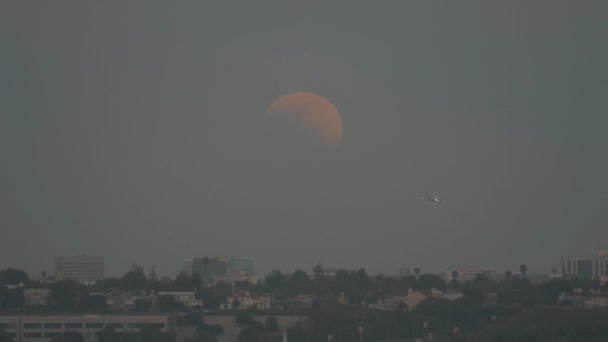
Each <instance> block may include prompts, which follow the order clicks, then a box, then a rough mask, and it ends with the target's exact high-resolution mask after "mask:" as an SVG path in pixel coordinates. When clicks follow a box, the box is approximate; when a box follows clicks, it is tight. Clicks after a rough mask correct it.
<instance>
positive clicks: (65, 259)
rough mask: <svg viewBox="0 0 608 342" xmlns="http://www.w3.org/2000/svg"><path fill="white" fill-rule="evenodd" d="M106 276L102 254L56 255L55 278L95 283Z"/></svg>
mask: <svg viewBox="0 0 608 342" xmlns="http://www.w3.org/2000/svg"><path fill="white" fill-rule="evenodd" d="M103 278H104V258H103V257H102V256H56V257H55V279H56V280H64V279H74V280H76V281H78V282H81V283H94V282H96V281H98V280H101V279H103Z"/></svg>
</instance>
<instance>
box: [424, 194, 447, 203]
mask: <svg viewBox="0 0 608 342" xmlns="http://www.w3.org/2000/svg"><path fill="white" fill-rule="evenodd" d="M422 199H423V200H426V201H429V202H433V203H439V202H443V198H441V197H436V196H431V195H429V193H428V192H427V193H426V196H425V197H422Z"/></svg>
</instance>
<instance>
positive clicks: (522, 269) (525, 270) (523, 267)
mask: <svg viewBox="0 0 608 342" xmlns="http://www.w3.org/2000/svg"><path fill="white" fill-rule="evenodd" d="M519 272H521V275H522V277H525V276H526V273H528V266H527V265H526V264H521V265H519Z"/></svg>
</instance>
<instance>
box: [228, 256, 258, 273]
mask: <svg viewBox="0 0 608 342" xmlns="http://www.w3.org/2000/svg"><path fill="white" fill-rule="evenodd" d="M226 268H227V271H228V274H236V273H245V274H247V275H253V274H255V264H254V262H253V258H228V260H227V261H226Z"/></svg>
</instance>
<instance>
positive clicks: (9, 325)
mask: <svg viewBox="0 0 608 342" xmlns="http://www.w3.org/2000/svg"><path fill="white" fill-rule="evenodd" d="M175 324H176V320H175V318H174V317H173V316H169V315H166V314H116V315H71V314H70V315H33V316H27V315H19V316H0V330H4V331H5V332H6V333H7V334H8V336H9V337H11V338H13V339H14V340H15V341H16V342H34V341H36V342H41V341H50V340H51V339H52V338H54V337H57V336H61V335H62V334H63V333H64V332H66V331H75V332H78V333H81V334H82V335H83V337H84V340H85V341H86V342H97V335H98V332H99V331H100V330H102V329H104V328H112V329H114V330H115V331H117V332H121V331H129V332H135V331H139V329H140V328H141V327H143V326H150V325H151V326H155V327H158V328H160V329H161V330H162V331H174V330H175Z"/></svg>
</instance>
